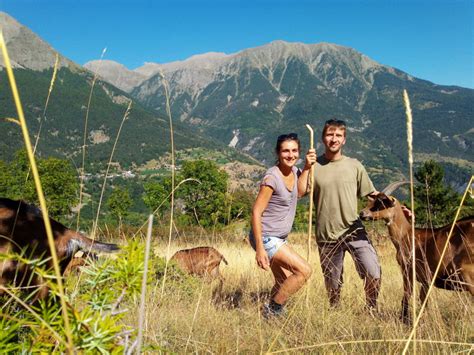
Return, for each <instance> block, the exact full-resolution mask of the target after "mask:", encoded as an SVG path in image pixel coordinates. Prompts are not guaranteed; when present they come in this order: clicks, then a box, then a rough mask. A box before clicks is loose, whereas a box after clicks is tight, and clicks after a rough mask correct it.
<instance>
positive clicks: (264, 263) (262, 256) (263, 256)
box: [255, 249, 270, 271]
mask: <svg viewBox="0 0 474 355" xmlns="http://www.w3.org/2000/svg"><path fill="white" fill-rule="evenodd" d="M255 260H257V265H258V266H260V267H261V268H262V269H264V270H267V271H268V270H270V259H268V254H267V252H266V251H265V249H257V255H256V256H255Z"/></svg>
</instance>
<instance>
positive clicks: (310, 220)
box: [306, 124, 314, 263]
mask: <svg viewBox="0 0 474 355" xmlns="http://www.w3.org/2000/svg"><path fill="white" fill-rule="evenodd" d="M306 128H308V130H309V138H310V146H309V147H310V149H313V148H314V132H313V129H312V128H311V126H310V125H309V124H307V125H306ZM313 173H314V165H312V166H311V169H310V171H309V177H308V183H309V217H308V252H307V255H306V260H307V261H308V263H309V257H310V255H311V230H312V226H313V195H314V183H313Z"/></svg>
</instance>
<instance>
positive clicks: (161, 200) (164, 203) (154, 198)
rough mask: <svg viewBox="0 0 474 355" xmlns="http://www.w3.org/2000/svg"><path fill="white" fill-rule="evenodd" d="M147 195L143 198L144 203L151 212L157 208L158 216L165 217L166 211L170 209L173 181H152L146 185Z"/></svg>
mask: <svg viewBox="0 0 474 355" xmlns="http://www.w3.org/2000/svg"><path fill="white" fill-rule="evenodd" d="M143 188H144V189H145V193H144V194H143V196H142V199H143V202H145V205H146V206H147V207H148V208H149V209H150V210H151V211H155V210H156V209H157V208H159V209H158V211H157V213H158V215H159V216H163V213H164V211H167V210H168V209H169V207H170V197H169V194H170V193H171V179H169V178H167V179H162V180H158V181H157V180H152V181H148V182H146V183H145V184H144V186H143Z"/></svg>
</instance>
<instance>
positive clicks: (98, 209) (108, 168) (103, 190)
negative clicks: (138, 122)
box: [91, 100, 132, 239]
mask: <svg viewBox="0 0 474 355" xmlns="http://www.w3.org/2000/svg"><path fill="white" fill-rule="evenodd" d="M131 108H132V100H130V102H129V103H128V106H127V109H126V110H125V113H124V115H123V118H122V122H121V123H120V127H119V129H118V132H117V135H116V136H115V142H114V146H113V147H112V152H111V153H110V158H109V162H108V164H107V170H106V171H105V176H104V182H103V183H102V190H101V192H100V198H99V205H98V206H97V213H96V216H95V221H94V225H93V226H92V235H91V238H92V239H95V234H96V231H97V224H98V223H99V214H100V208H101V206H102V199H103V198H104V192H105V186H106V185H107V177H108V176H109V170H110V166H111V164H112V159H113V157H114V153H115V148H116V147H117V142H118V140H119V138H120V133H121V132H122V127H123V124H124V123H125V121H126V120H127V118H128V116H129V115H130V109H131Z"/></svg>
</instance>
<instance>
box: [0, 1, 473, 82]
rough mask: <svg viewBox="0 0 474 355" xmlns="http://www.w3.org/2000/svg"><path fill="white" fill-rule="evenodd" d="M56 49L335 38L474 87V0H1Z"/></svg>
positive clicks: (139, 56)
mask: <svg viewBox="0 0 474 355" xmlns="http://www.w3.org/2000/svg"><path fill="white" fill-rule="evenodd" d="M0 11H5V12H7V13H9V14H10V15H11V16H13V17H14V18H16V19H17V20H18V21H19V22H20V23H22V24H24V25H26V26H27V27H29V28H30V29H31V30H33V31H34V32H35V33H37V34H38V35H39V36H40V37H42V38H43V39H44V40H45V41H47V42H48V43H50V44H51V45H52V46H53V47H54V48H55V49H56V50H58V51H59V52H60V53H62V54H63V55H65V56H66V57H68V58H70V59H72V60H73V61H75V62H77V63H79V64H84V63H85V62H87V61H89V60H92V59H98V58H99V57H100V55H101V53H102V50H103V48H105V47H107V52H106V54H105V57H104V58H105V59H110V60H115V61H117V62H120V63H122V64H124V65H125V66H127V67H128V68H130V69H134V68H136V67H139V66H141V65H143V63H144V62H158V63H166V62H170V61H174V60H183V59H186V58H188V57H190V56H192V55H194V54H200V53H205V52H210V51H213V52H225V53H234V52H237V51H239V50H242V49H245V48H250V47H256V46H260V45H264V44H266V43H269V42H271V41H274V40H285V41H290V42H303V43H319V42H330V43H336V44H339V45H344V46H348V47H352V48H354V49H356V50H358V51H360V52H362V53H364V54H366V55H368V56H369V57H371V58H372V59H374V60H376V61H377V62H379V63H382V64H386V65H390V66H393V67H395V68H398V69H401V70H403V71H405V72H407V73H409V74H411V75H414V76H416V77H418V78H421V79H426V80H429V81H432V82H434V83H437V84H445V85H460V86H464V87H469V88H474V69H473V66H474V64H473V61H474V59H473V52H474V37H473V27H474V25H473V22H474V21H473V19H474V0H411V1H409V0H353V1H349V0H332V1H331V0H324V1H323V0H313V1H309V0H306V1H304V0H241V1H236V0H220V1H218V0H206V1H202V0H195V1H191V0H187V1H184V0H175V1H151V0H148V1H145V0H0Z"/></svg>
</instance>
